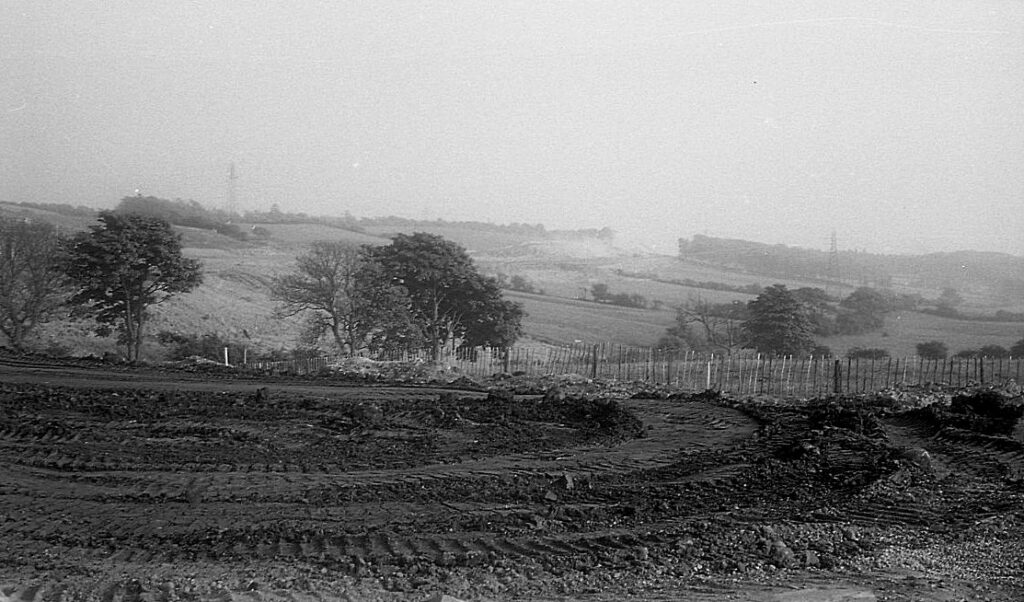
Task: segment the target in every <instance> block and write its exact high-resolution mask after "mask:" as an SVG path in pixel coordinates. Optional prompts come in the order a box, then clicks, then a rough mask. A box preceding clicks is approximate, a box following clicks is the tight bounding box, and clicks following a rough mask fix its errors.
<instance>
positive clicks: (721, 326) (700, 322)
mask: <svg viewBox="0 0 1024 602" xmlns="http://www.w3.org/2000/svg"><path fill="white" fill-rule="evenodd" d="M745 310H746V308H745V307H744V306H743V305H742V304H737V303H711V302H709V301H706V300H703V299H697V300H696V301H694V300H690V301H689V302H687V303H685V304H684V305H681V306H679V307H677V308H676V325H675V326H674V327H673V328H671V329H669V334H670V335H673V336H676V337H677V338H680V339H683V340H686V341H687V342H688V343H689V344H690V345H691V346H692V347H693V348H694V349H706V350H709V351H728V352H731V351H733V350H735V349H737V348H739V347H740V346H741V344H742V342H743V335H742V332H741V330H740V323H741V321H742V320H743V319H745V317H746V311H745ZM693 329H697V330H698V332H696V333H695V332H693Z"/></svg>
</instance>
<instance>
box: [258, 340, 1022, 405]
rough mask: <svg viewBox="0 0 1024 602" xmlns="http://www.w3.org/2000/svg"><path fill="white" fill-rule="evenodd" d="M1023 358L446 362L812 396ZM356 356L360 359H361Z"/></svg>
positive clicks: (535, 357)
mask: <svg viewBox="0 0 1024 602" xmlns="http://www.w3.org/2000/svg"><path fill="white" fill-rule="evenodd" d="M428 358H429V355H428V354H427V353H411V352H396V353H383V354H378V355H376V356H374V357H372V358H370V359H373V360H377V361H385V362H416V361H426V360H427V359H428ZM1022 360H1024V358H991V357H986V358H979V357H973V358H950V359H926V358H921V357H904V358H881V359H851V358H842V359H838V358H833V357H809V358H794V357H791V356H783V357H779V356H763V355H750V354H742V355H714V354H700V353H695V352H692V351H676V350H670V349H654V348H650V347H630V346H626V345H615V344H607V343H606V344H599V345H586V344H576V345H567V346H563V347H544V348H532V347H512V348H476V349H470V350H459V351H458V352H455V353H448V354H446V355H445V357H444V358H443V359H442V363H443V364H444V365H446V366H448V367H450V368H452V369H453V371H454V372H457V373H459V374H464V375H466V376H469V377H474V378H480V377H486V376H491V375H494V374H500V373H506V374H512V375H528V376H548V375H568V374H575V375H579V376H581V377H585V378H593V379H602V380H619V381H641V382H645V383H649V384H668V385H673V386H675V387H679V388H680V389H682V390H688V391H703V390H706V389H715V390H719V391H722V392H726V393H733V394H738V395H758V394H766V395H780V396H803V397H814V396H821V395H828V394H833V393H867V392H874V391H878V390H881V389H886V388H891V387H897V386H908V385H918V386H920V385H926V384H937V385H943V386H950V387H965V386H973V385H1001V384H1004V383H1007V382H1009V381H1014V382H1018V383H1019V382H1020V378H1021V372H1022ZM345 361H352V358H340V357H317V358H309V359H301V360H287V361H281V362H249V363H247V364H246V365H245V366H244V368H245V369H249V370H255V371H264V372H266V371H269V372H278V373H295V374H311V373H317V372H321V371H327V370H330V369H331V368H332V366H336V365H338V364H339V363H343V362H345ZM357 361H358V360H357Z"/></svg>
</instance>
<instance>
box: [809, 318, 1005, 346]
mask: <svg viewBox="0 0 1024 602" xmlns="http://www.w3.org/2000/svg"><path fill="white" fill-rule="evenodd" d="M1022 338H1024V324H1020V323H1011V322H982V321H975V320H953V319H950V318H941V317H939V316H933V315H931V314H923V313H920V312H916V311H901V312H896V313H892V314H889V315H887V316H886V317H885V326H884V327H883V329H882V330H880V331H877V332H872V333H868V334H863V335H856V336H841V337H829V338H825V339H822V342H823V343H824V344H825V345H828V346H829V348H831V349H832V352H833V353H835V354H837V355H843V354H845V353H846V350H847V349H849V348H850V347H878V348H881V349H886V350H888V351H889V354H890V355H892V356H893V357H911V356H914V355H917V349H916V345H917V344H918V343H924V342H926V341H941V342H944V343H945V344H946V346H947V347H948V348H949V353H950V355H952V354H954V353H956V352H957V351H960V350H963V349H979V348H980V347H982V346H984V345H1002V346H1003V347H1004V348H1007V349H1009V348H1010V347H1011V346H1013V344H1014V343H1015V342H1017V341H1019V340H1021V339H1022Z"/></svg>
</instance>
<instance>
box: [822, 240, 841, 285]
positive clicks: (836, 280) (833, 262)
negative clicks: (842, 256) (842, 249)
mask: <svg viewBox="0 0 1024 602" xmlns="http://www.w3.org/2000/svg"><path fill="white" fill-rule="evenodd" d="M825 280H826V282H825V293H826V294H831V293H832V287H833V285H834V286H835V287H836V288H837V289H838V288H839V287H840V286H841V280H840V276H839V245H838V244H837V243H836V231H835V230H832V242H831V244H830V245H829V248H828V268H827V269H826V271H825ZM837 292H838V291H837Z"/></svg>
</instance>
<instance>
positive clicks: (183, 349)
mask: <svg viewBox="0 0 1024 602" xmlns="http://www.w3.org/2000/svg"><path fill="white" fill-rule="evenodd" d="M156 339H157V341H159V342H160V344H161V345H163V346H165V347H169V351H168V353H167V357H168V359H170V360H172V361H177V360H183V359H186V358H190V357H193V356H199V357H202V358H206V359H209V360H214V361H218V362H220V361H223V360H224V348H225V347H227V348H228V358H229V360H231V361H232V362H234V363H238V362H241V361H242V357H243V355H244V354H245V348H244V346H242V345H239V344H237V343H231V342H229V341H227V340H226V339H223V338H221V336H220V335H218V334H216V333H206V334H204V335H194V334H189V335H185V334H180V333H177V332H171V331H169V330H163V331H160V332H159V333H158V334H157V335H156Z"/></svg>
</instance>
